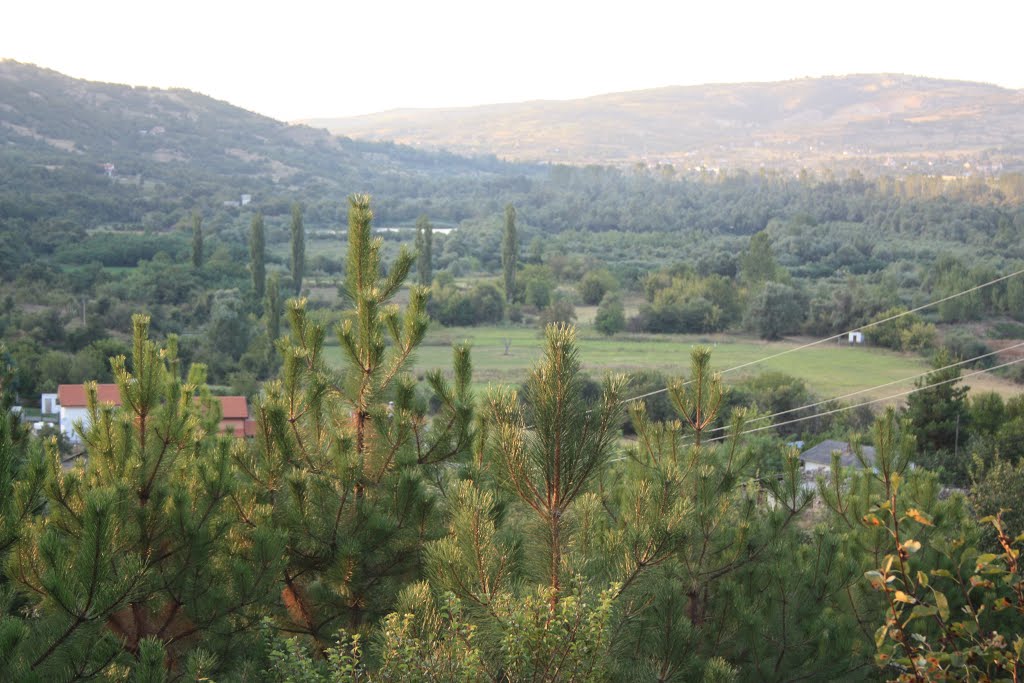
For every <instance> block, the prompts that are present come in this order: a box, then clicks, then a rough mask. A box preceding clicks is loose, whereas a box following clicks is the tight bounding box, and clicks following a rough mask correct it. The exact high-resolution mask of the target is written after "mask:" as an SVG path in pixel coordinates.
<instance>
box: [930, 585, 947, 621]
mask: <svg viewBox="0 0 1024 683" xmlns="http://www.w3.org/2000/svg"><path fill="white" fill-rule="evenodd" d="M932 594H933V595H934V596H935V606H936V607H937V608H938V610H939V617H940V618H941V619H942V620H943V621H949V600H947V599H946V595H945V594H944V593H942V592H940V591H937V590H934V589H933V590H932Z"/></svg>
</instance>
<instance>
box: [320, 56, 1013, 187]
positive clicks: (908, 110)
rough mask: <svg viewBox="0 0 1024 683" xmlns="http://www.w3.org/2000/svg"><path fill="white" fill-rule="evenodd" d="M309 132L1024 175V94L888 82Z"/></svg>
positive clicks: (492, 111)
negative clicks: (1011, 170) (1007, 170)
mask: <svg viewBox="0 0 1024 683" xmlns="http://www.w3.org/2000/svg"><path fill="white" fill-rule="evenodd" d="M306 122H307V123H309V124H310V125H313V126H318V127H321V126H322V127H326V128H328V129H329V130H331V131H332V132H335V133H338V134H343V135H349V136H352V137H356V138H365V139H370V140H382V139H387V140H394V141H396V142H399V143H404V144H412V145H418V146H422V147H427V148H444V149H449V150H451V151H454V152H459V153H473V154H480V153H489V154H496V155H498V156H499V157H503V158H508V159H520V160H531V161H558V162H569V163H611V164H629V163H633V162H637V161H646V162H648V163H658V162H666V163H673V164H676V165H681V166H683V167H685V168H693V167H700V166H704V167H748V168H750V167H757V166H759V165H767V166H775V167H781V166H785V167H790V168H793V167H796V168H800V167H814V166H816V165H818V164H828V165H856V166H860V167H862V168H866V169H875V168H877V169H883V168H886V167H888V168H890V169H892V168H897V169H899V168H905V169H906V170H912V169H913V168H915V167H923V168H932V169H934V170H938V171H943V172H960V171H962V170H963V169H964V164H965V163H969V164H971V167H970V168H975V167H977V166H982V167H984V168H985V169H987V170H998V168H999V165H1000V164H1002V165H1003V167H1004V168H1020V167H1021V159H1022V158H1024V91H1014V90H1006V89H1003V88H999V87H997V86H993V85H986V84H980V83H969V82H960V81H944V80H936V79H929V78H920V77H913V76H901V75H886V74H874V75H857V76H847V77H841V78H818V79H801V80H794V81H785V82H779V83H749V84H739V85H701V86H691V87H668V88H659V89H655V90H645V91H637V92H626V93H616V94H610V95H601V96H597V97H591V98H587V99H581V100H570V101H536V102H523V103H518V104H497V105H488V106H482V107H469V108H460V109H437V110H396V111H390V112H383V113H380V114H371V115H368V116H361V117H354V118H344V119H311V120H307V121H306ZM929 162H931V166H929V165H928V164H929Z"/></svg>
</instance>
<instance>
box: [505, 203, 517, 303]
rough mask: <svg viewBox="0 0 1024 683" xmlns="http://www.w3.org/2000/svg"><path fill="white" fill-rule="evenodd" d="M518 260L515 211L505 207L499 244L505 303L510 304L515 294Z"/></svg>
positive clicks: (512, 208)
mask: <svg viewBox="0 0 1024 683" xmlns="http://www.w3.org/2000/svg"><path fill="white" fill-rule="evenodd" d="M518 258H519V238H518V237H517V236H516V209H515V207H514V206H512V205H511V204H509V205H508V206H506V207H505V233H504V238H503V239H502V242H501V269H502V272H503V274H504V281H505V301H507V302H509V303H512V299H513V298H514V297H515V293H516V262H517V260H518Z"/></svg>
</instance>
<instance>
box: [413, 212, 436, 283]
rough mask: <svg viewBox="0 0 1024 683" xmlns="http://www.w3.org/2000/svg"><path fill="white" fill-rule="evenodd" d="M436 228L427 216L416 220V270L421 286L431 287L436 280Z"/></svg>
mask: <svg viewBox="0 0 1024 683" xmlns="http://www.w3.org/2000/svg"><path fill="white" fill-rule="evenodd" d="M433 249H434V227H433V226H432V225H431V224H430V220H428V219H427V217H426V216H420V217H419V218H418V219H416V253H417V259H416V270H417V271H418V273H419V280H420V284H421V285H423V286H424V287H429V286H430V283H431V282H433V278H434V266H433V258H434V257H433Z"/></svg>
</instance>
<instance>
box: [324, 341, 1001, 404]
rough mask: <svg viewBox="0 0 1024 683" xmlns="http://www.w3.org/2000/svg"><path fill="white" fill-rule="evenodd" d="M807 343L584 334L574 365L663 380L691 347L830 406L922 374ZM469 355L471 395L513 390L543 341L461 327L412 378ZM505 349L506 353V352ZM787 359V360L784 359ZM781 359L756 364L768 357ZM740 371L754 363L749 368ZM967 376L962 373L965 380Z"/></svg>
mask: <svg viewBox="0 0 1024 683" xmlns="http://www.w3.org/2000/svg"><path fill="white" fill-rule="evenodd" d="M812 341H814V340H813V339H790V340H784V341H778V342H765V341H761V340H758V339H755V338H752V337H744V336H737V335H726V334H720V335H668V334H665V335H655V334H636V335H618V336H615V337H612V338H610V339H609V338H605V337H601V336H600V335H597V334H596V333H594V332H593V331H592V330H590V329H588V328H586V327H584V328H582V329H581V334H580V344H579V349H580V357H581V360H582V362H583V368H584V370H585V371H586V372H587V373H589V374H591V375H592V376H595V377H599V376H601V375H602V374H604V373H606V372H624V373H627V374H628V373H633V372H637V371H640V370H658V371H660V372H664V373H666V374H668V375H685V374H686V373H687V371H688V368H689V358H690V350H691V349H692V348H693V347H694V346H697V345H701V344H702V345H706V346H710V347H711V348H712V365H713V367H714V368H715V369H716V370H718V371H720V372H723V373H724V374H725V380H726V382H727V383H730V382H736V381H738V380H742V379H745V378H749V377H753V376H755V375H757V374H760V373H762V372H765V371H778V372H783V373H786V374H788V375H792V376H794V377H798V378H800V379H802V380H804V381H805V382H806V383H807V386H808V387H809V388H810V389H811V390H812V391H813V392H814V393H815V394H817V395H818V396H821V397H822V398H835V397H841V396H845V395H847V394H851V393H853V392H859V391H861V390H863V389H868V388H872V387H880V385H883V384H887V383H889V382H895V381H897V380H903V379H905V378H911V377H914V376H916V375H919V374H921V373H925V372H927V371H928V370H929V369H930V366H929V365H928V363H927V361H926V360H925V359H924V358H922V357H921V356H919V355H916V354H910V353H896V352H893V351H888V350H885V349H880V348H875V347H870V346H862V347H850V346H848V345H846V344H845V343H844V344H837V343H835V342H831V343H825V344H819V345H817V346H813V347H810V348H805V349H800V350H795V349H797V348H798V347H800V346H802V345H804V344H807V343H810V342H812ZM458 343H469V344H470V345H471V347H472V358H473V380H474V388H475V389H476V390H478V391H482V390H484V389H486V387H487V386H488V385H489V384H518V383H519V382H521V381H522V380H523V379H524V378H525V376H526V373H527V370H528V369H529V368H530V367H532V366H533V365H534V364H535V363H536V362H537V361H538V360H539V358H540V354H541V350H542V346H543V335H542V333H541V331H540V330H536V329H530V328H525V327H499V326H488V327H467V328H451V329H441V328H435V329H432V330H431V331H430V332H428V334H427V338H426V340H425V341H424V343H423V345H422V346H421V347H420V349H419V352H418V353H417V355H416V357H415V358H414V359H413V365H412V369H413V372H414V374H417V375H419V374H422V373H423V372H424V371H426V370H428V369H431V368H443V369H444V368H450V367H451V347H452V345H453V344H458ZM506 344H507V349H506ZM787 352H789V353H787ZM325 353H326V354H327V358H328V361H329V362H331V363H333V364H340V362H341V355H340V351H339V349H338V347H337V346H329V347H327V349H325ZM781 353H784V354H785V355H781V356H778V357H776V358H772V359H770V360H767V361H764V362H757V361H759V360H761V359H763V358H766V357H769V356H775V355H776V354H781ZM748 363H756V364H755V365H750V366H749V367H742V368H738V369H734V368H737V367H738V366H746V365H747V364H748ZM969 372H970V371H965V373H964V374H968V373H969ZM965 384H967V385H969V386H970V387H971V388H972V390H975V391H997V392H999V393H1000V394H1003V395H1004V396H1010V395H1013V394H1015V393H1017V389H1016V387H1015V386H1014V385H1013V384H1011V383H1010V382H1008V381H1006V380H1003V379H1002V378H999V377H995V376H993V375H990V374H981V375H976V376H974V377H970V378H968V379H967V380H965ZM913 385H914V383H913V380H912V379H908V380H907V381H902V382H898V383H896V384H892V385H891V386H886V387H881V388H877V389H873V390H871V391H866V392H864V393H863V394H857V396H856V397H855V399H851V400H855V401H864V400H868V399H880V398H884V397H887V396H892V395H894V394H899V393H900V392H903V391H906V390H908V389H912V388H913Z"/></svg>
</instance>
